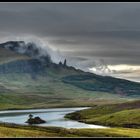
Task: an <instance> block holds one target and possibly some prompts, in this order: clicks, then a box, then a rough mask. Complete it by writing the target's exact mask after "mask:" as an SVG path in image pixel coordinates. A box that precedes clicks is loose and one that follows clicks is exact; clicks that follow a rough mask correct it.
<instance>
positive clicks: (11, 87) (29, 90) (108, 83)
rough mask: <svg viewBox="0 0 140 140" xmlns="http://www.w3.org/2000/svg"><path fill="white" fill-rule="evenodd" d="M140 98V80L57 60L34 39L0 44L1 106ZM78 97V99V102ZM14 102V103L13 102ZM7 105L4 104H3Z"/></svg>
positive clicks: (79, 103) (14, 106)
mask: <svg viewBox="0 0 140 140" xmlns="http://www.w3.org/2000/svg"><path fill="white" fill-rule="evenodd" d="M135 98H140V83H136V82H132V81H128V80H124V79H117V78H113V77H109V76H100V75H96V74H93V73H89V72H84V71H82V70H79V69H76V68H74V67H72V66H68V65H67V64H66V60H65V62H60V63H59V64H55V63H53V62H52V60H51V56H50V55H49V54H48V53H47V52H45V51H43V50H42V48H40V47H38V46H37V45H36V44H34V43H25V42H23V41H19V42H18V41H9V42H6V43H3V44H0V107H1V108H5V107H7V108H8V107H10V108H18V106H19V105H20V107H21V106H23V107H25V104H26V105H28V106H27V107H29V108H30V107H43V106H44V104H45V105H47V106H51V107H52V106H59V105H60V106H61V105H62V106H72V105H73V106H74V105H76V106H81V105H83V106H84V105H85V106H86V105H90V104H92V103H93V101H95V100H97V99H99V100H100V99H102V100H105V99H106V100H110V99H113V100H121V99H135ZM77 101H78V102H77ZM11 104H12V105H11ZM3 105H5V106H3Z"/></svg>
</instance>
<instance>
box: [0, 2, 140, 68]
mask: <svg viewBox="0 0 140 140" xmlns="http://www.w3.org/2000/svg"><path fill="white" fill-rule="evenodd" d="M22 35H24V36H28V35H33V36H36V37H38V38H41V39H43V40H45V41H46V42H49V45H50V47H51V46H53V47H54V48H56V49H59V50H60V51H61V52H63V53H64V56H66V57H68V58H69V59H70V60H69V61H70V62H71V64H74V65H76V64H75V63H76V62H81V63H82V64H81V67H82V68H83V69H84V66H85V67H86V68H87V67H88V66H91V65H92V64H93V65H94V61H96V60H98V59H99V60H100V59H103V60H104V61H105V62H106V64H107V65H113V64H129V65H140V62H139V60H140V55H139V54H140V3H1V4H0V41H1V42H2V40H3V38H4V37H7V36H22ZM74 62H75V63H74ZM79 67H80V66H79Z"/></svg>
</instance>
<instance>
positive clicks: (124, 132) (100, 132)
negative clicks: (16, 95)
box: [0, 124, 140, 137]
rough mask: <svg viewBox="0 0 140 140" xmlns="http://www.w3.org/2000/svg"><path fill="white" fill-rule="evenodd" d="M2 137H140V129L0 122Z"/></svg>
mask: <svg viewBox="0 0 140 140" xmlns="http://www.w3.org/2000/svg"><path fill="white" fill-rule="evenodd" d="M0 137H140V129H130V128H106V129H104V128H102V129H91V128H90V129H64V128H60V127H37V126H20V125H11V124H0Z"/></svg>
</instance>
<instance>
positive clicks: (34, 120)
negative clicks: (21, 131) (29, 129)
mask: <svg viewBox="0 0 140 140" xmlns="http://www.w3.org/2000/svg"><path fill="white" fill-rule="evenodd" d="M25 123H28V124H41V123H46V121H45V120H42V119H41V118H40V117H35V118H29V119H28V120H27V121H26V122H25Z"/></svg>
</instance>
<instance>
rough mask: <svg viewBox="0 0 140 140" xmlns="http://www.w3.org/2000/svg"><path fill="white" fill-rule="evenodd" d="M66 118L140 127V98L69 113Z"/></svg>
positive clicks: (91, 122)
mask: <svg viewBox="0 0 140 140" xmlns="http://www.w3.org/2000/svg"><path fill="white" fill-rule="evenodd" d="M66 118H70V119H74V120H78V121H81V122H85V123H89V124H100V125H104V126H113V127H116V126H117V127H126V128H140V100H137V101H131V102H126V103H120V104H112V105H100V106H96V107H92V108H90V109H86V110H81V111H77V112H74V113H70V114H67V115H66Z"/></svg>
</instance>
